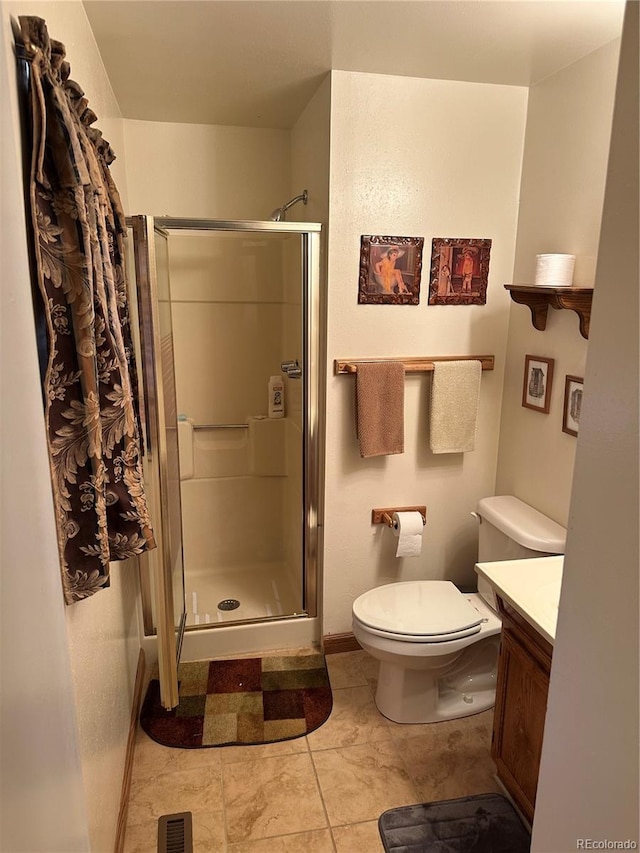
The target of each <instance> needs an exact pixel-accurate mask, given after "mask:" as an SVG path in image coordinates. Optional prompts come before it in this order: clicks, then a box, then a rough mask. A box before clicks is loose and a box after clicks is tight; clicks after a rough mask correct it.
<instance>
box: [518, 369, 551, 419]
mask: <svg viewBox="0 0 640 853" xmlns="http://www.w3.org/2000/svg"><path fill="white" fill-rule="evenodd" d="M552 382H553V359H552V358H543V357H542V356H539V355H525V357H524V382H523V385H522V405H523V406H525V408H527V409H533V410H534V412H542V413H543V414H545V415H548V414H549V406H550V405H551V385H552Z"/></svg>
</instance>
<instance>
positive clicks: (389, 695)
mask: <svg viewBox="0 0 640 853" xmlns="http://www.w3.org/2000/svg"><path fill="white" fill-rule="evenodd" d="M473 515H474V516H475V517H476V518H477V520H478V521H479V523H480V532H479V547H478V550H479V556H480V560H481V561H486V560H504V559H510V560H516V559H524V560H525V561H526V558H530V557H541V556H549V555H551V554H562V553H564V544H565V538H566V530H565V529H564V528H563V527H561V526H560V525H559V524H556V522H554V521H552V520H551V519H550V518H547V516H545V515H542V513H540V512H538V511H537V510H535V509H533V508H532V507H530V506H528V505H527V504H525V503H523V502H522V501H520V500H519V499H518V498H515V497H513V496H511V495H502V496H497V497H491V498H483V499H482V500H481V501H480V502H479V504H478V511H477V513H473ZM523 565H526V562H525V564H523ZM352 625H353V634H354V636H355V638H356V640H357V641H358V642H359V643H360V645H361V646H362V648H363V649H364V650H365V651H367V652H368V653H369V654H370V655H371V656H372V657H374V658H376V659H377V660H378V661H379V662H380V666H379V671H378V687H377V691H376V697H375V698H376V705H377V706H378V709H379V710H380V712H381V713H382V714H384V715H385V717H388V718H389V719H390V720H393V721H394V722H396V723H434V722H439V721H441V720H452V719H455V718H457V717H466V716H469V715H470V714H477V713H479V712H480V711H485V710H487V709H488V708H492V707H493V705H494V704H495V693H496V670H497V661H498V650H499V646H500V631H501V622H500V618H499V616H498V614H497V613H496V602H495V596H494V594H493V591H492V590H491V589H490V588H488V587H487V586H482V585H479V592H477V593H462V592H460V590H459V589H458V588H457V587H456V586H455V585H454V584H453V583H452V582H451V581H432V580H421V581H404V582H397V583H390V584H386V585H384V586H379V587H376V588H374V589H370V590H368V591H367V592H365V593H363V594H362V595H360V596H359V597H358V598H356V600H355V601H354V603H353V608H352Z"/></svg>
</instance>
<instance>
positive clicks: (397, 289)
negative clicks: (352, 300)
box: [358, 236, 424, 305]
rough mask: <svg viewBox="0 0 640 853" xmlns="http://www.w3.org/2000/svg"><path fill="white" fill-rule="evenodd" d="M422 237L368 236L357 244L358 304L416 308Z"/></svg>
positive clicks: (420, 268) (418, 292) (418, 295)
mask: <svg viewBox="0 0 640 853" xmlns="http://www.w3.org/2000/svg"><path fill="white" fill-rule="evenodd" d="M423 245H424V237H371V236H363V237H362V238H361V242H360V279H359V285H358V302H359V303H360V304H361V305H418V303H419V302H420V276H421V273H422V247H423Z"/></svg>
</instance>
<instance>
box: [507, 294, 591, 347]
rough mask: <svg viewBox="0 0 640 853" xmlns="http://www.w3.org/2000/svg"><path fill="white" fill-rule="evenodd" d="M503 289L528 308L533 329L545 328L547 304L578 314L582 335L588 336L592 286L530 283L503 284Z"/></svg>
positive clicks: (515, 300) (540, 329)
mask: <svg viewBox="0 0 640 853" xmlns="http://www.w3.org/2000/svg"><path fill="white" fill-rule="evenodd" d="M505 289H506V290H508V291H509V293H510V294H511V298H512V299H513V301H514V302H517V303H518V304H519V305H526V306H527V307H528V308H529V310H530V311H531V322H532V323H533V327H534V329H538V331H540V332H543V331H544V330H545V328H546V325H547V312H548V310H549V306H551V307H552V308H568V309H569V310H570V311H575V312H576V314H577V315H578V319H579V321H580V334H581V335H582V337H583V338H588V337H589V321H590V320H591V300H592V298H593V288H592V287H536V286H535V285H531V284H505Z"/></svg>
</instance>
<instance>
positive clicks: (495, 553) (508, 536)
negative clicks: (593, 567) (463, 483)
mask: <svg viewBox="0 0 640 853" xmlns="http://www.w3.org/2000/svg"><path fill="white" fill-rule="evenodd" d="M477 515H478V516H479V521H480V528H479V532H478V562H480V563H486V562H493V561H494V560H523V559H527V558H531V557H549V556H552V555H555V554H564V546H565V542H566V536H567V531H566V530H565V528H564V527H562V526H561V525H560V524H557V523H556V522H555V521H552V520H551V519H550V518H549V517H548V516H546V515H543V514H542V513H541V512H538V510H537V509H534V508H533V507H532V506H529V504H526V503H524V501H521V500H519V499H518V498H516V497H513V496H512V495H496V496H495V497H491V498H482V500H481V501H480V502H479V503H478V509H477ZM478 592H479V593H480V594H481V595H482V597H483V598H484V600H485V601H486V602H487V603H488V604H489V605H490V606H491V607H493V609H494V610H496V601H495V595H494V592H493V590H492V589H491V587H490V586H489V584H488V583H487V582H486V581H485V580H484V578H478Z"/></svg>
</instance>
